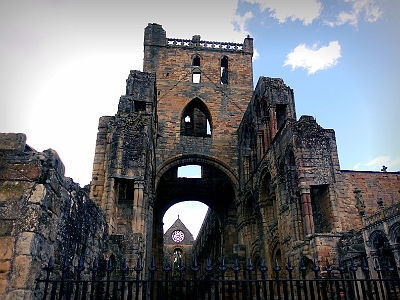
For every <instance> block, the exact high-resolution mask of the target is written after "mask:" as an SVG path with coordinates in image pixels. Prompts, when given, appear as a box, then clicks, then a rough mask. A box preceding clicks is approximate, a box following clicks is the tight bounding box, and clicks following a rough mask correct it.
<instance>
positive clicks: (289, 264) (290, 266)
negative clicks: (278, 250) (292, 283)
mask: <svg viewBox="0 0 400 300" xmlns="http://www.w3.org/2000/svg"><path fill="white" fill-rule="evenodd" d="M286 270H288V271H289V272H292V271H293V270H294V267H293V266H292V262H291V261H290V257H288V258H287V263H286Z"/></svg>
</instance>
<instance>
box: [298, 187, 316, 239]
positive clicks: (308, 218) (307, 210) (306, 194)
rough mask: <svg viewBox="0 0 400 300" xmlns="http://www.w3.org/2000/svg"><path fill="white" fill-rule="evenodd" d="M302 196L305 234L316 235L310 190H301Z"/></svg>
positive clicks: (302, 188)
mask: <svg viewBox="0 0 400 300" xmlns="http://www.w3.org/2000/svg"><path fill="white" fill-rule="evenodd" d="M300 194H301V211H302V217H303V227H304V234H305V235H309V234H314V217H313V212H312V206H311V195H310V188H309V187H305V186H302V187H301V188H300Z"/></svg>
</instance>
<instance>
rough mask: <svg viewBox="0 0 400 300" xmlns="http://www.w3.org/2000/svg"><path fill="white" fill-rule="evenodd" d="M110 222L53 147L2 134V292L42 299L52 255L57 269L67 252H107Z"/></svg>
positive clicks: (89, 256)
mask: <svg viewBox="0 0 400 300" xmlns="http://www.w3.org/2000/svg"><path fill="white" fill-rule="evenodd" d="M106 240H107V224H106V222H105V216H104V214H103V212H102V211H101V209H100V208H99V207H98V206H97V205H96V204H95V203H94V202H93V201H92V200H90V199H89V197H88V195H87V193H86V191H85V190H84V189H82V188H80V187H79V185H78V184H76V183H74V182H73V181H72V179H70V178H66V177H64V165H63V163H62V162H61V160H60V158H59V156H58V155H57V153H56V152H55V151H54V150H51V149H49V150H45V151H43V152H37V151H35V150H33V149H32V148H30V147H29V146H28V145H26V137H25V135H24V134H13V133H9V134H4V133H2V134H0V298H1V299H37V298H40V293H41V292H42V291H41V290H35V287H36V282H35V279H36V278H38V277H43V276H44V275H45V272H44V271H43V270H42V268H43V267H44V266H45V265H46V264H47V263H48V261H49V258H50V256H52V257H53V261H54V264H55V275H57V273H58V272H59V265H60V262H63V261H64V260H65V257H67V258H68V260H69V262H70V263H71V264H72V265H77V263H78V260H79V259H80V257H81V256H82V257H83V258H84V262H85V264H86V265H89V264H91V263H92V262H93V259H94V258H95V257H97V258H100V259H101V258H102V257H103V252H104V251H105V249H106V247H107V243H106V242H105V241H106Z"/></svg>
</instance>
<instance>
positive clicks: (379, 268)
mask: <svg viewBox="0 0 400 300" xmlns="http://www.w3.org/2000/svg"><path fill="white" fill-rule="evenodd" d="M374 264H375V267H374V270H375V271H377V272H380V271H381V270H382V269H381V265H380V264H379V261H378V259H377V258H376V257H375V258H374Z"/></svg>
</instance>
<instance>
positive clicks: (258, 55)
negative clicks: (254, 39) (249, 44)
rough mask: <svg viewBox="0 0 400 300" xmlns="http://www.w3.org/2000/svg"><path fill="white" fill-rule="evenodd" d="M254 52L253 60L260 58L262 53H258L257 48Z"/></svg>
mask: <svg viewBox="0 0 400 300" xmlns="http://www.w3.org/2000/svg"><path fill="white" fill-rule="evenodd" d="M253 52H254V53H253V60H256V59H258V58H259V57H260V53H258V51H257V49H256V48H254V50H253Z"/></svg>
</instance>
